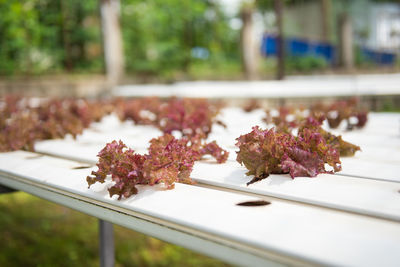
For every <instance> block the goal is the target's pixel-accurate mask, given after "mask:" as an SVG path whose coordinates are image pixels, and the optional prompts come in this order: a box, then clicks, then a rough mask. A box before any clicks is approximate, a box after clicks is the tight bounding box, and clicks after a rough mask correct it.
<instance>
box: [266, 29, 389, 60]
mask: <svg viewBox="0 0 400 267" xmlns="http://www.w3.org/2000/svg"><path fill="white" fill-rule="evenodd" d="M285 49H286V51H285V52H286V54H287V55H289V56H295V57H302V56H314V57H323V58H324V59H325V60H326V61H327V62H328V63H330V64H334V63H335V59H336V50H337V49H336V47H335V46H334V45H331V44H329V43H323V42H316V41H315V42H312V41H307V40H303V39H298V38H286V39H285ZM261 52H262V54H263V55H264V56H271V55H272V56H276V54H277V46H276V36H275V35H271V34H266V35H264V37H263V40H262V43H261ZM361 56H362V57H363V58H365V59H366V60H368V61H371V62H373V63H375V64H378V65H393V64H395V62H396V55H395V54H393V53H388V52H379V51H374V50H372V49H368V48H365V47H364V48H361Z"/></svg>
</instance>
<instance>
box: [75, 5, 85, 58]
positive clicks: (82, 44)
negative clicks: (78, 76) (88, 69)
mask: <svg viewBox="0 0 400 267" xmlns="http://www.w3.org/2000/svg"><path fill="white" fill-rule="evenodd" d="M76 17H77V24H78V25H79V27H80V28H81V30H83V29H84V25H83V20H84V18H85V14H84V11H83V7H82V3H78V6H77V11H76ZM77 46H78V55H77V59H78V60H84V59H86V51H85V41H84V39H83V38H82V37H81V38H79V39H78V40H77Z"/></svg>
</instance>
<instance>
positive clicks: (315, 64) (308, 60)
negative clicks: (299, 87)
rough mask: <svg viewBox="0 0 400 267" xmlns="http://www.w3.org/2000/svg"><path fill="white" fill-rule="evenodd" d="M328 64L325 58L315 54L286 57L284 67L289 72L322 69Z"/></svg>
mask: <svg viewBox="0 0 400 267" xmlns="http://www.w3.org/2000/svg"><path fill="white" fill-rule="evenodd" d="M328 66H329V64H328V62H327V61H326V60H325V58H323V57H316V56H302V57H288V58H287V59H286V60H285V68H286V70H287V71H288V72H289V73H293V72H311V71H315V70H324V69H327V68H328Z"/></svg>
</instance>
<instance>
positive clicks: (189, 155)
mask: <svg viewBox="0 0 400 267" xmlns="http://www.w3.org/2000/svg"><path fill="white" fill-rule="evenodd" d="M205 154H211V155H213V156H214V157H215V158H216V159H217V161H218V162H219V163H223V162H225V161H226V159H227V157H228V152H226V151H224V150H222V149H221V148H220V147H219V146H218V145H217V144H216V143H215V142H212V143H209V144H205V143H203V141H202V140H201V139H200V138H198V137H196V138H195V139H192V140H191V139H189V138H181V139H176V138H174V137H173V136H172V135H170V134H164V135H163V136H160V137H158V138H154V139H152V140H151V141H150V147H149V152H148V154H146V155H140V154H137V153H135V152H134V151H133V150H132V149H128V148H127V147H126V145H125V144H123V143H122V142H121V141H119V142H116V141H113V142H111V143H108V144H107V145H106V146H105V147H104V148H103V149H102V150H101V151H100V152H99V154H98V157H99V162H98V163H97V167H98V170H97V171H93V172H92V175H91V176H88V177H87V178H86V180H87V182H88V185H89V187H90V186H91V185H92V184H94V183H96V182H100V183H104V182H105V179H106V177H107V175H111V179H112V180H113V181H114V182H115V184H114V185H113V186H111V187H110V188H109V189H108V191H109V193H110V196H113V195H118V196H119V197H118V199H121V198H122V197H124V198H128V197H130V196H131V195H133V194H136V193H137V188H136V185H139V184H140V185H155V184H160V183H163V184H164V185H165V186H166V187H167V188H168V189H172V188H174V184H175V182H180V183H187V184H192V183H193V181H192V180H191V178H190V174H191V172H192V169H193V165H194V162H195V161H197V160H200V159H201V157H202V156H203V155H205Z"/></svg>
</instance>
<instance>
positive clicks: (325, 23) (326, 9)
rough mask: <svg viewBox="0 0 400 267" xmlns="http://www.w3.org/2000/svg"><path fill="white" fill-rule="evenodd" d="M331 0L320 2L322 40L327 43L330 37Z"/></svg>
mask: <svg viewBox="0 0 400 267" xmlns="http://www.w3.org/2000/svg"><path fill="white" fill-rule="evenodd" d="M331 11H332V5H331V0H321V16H322V40H323V41H324V42H329V40H330V36H331V31H330V30H331V25H330V22H331Z"/></svg>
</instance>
